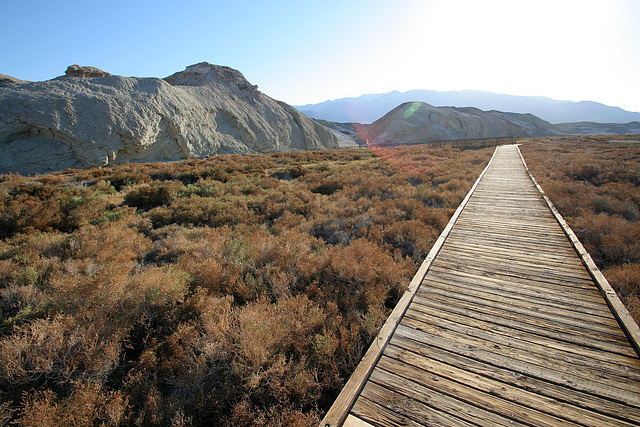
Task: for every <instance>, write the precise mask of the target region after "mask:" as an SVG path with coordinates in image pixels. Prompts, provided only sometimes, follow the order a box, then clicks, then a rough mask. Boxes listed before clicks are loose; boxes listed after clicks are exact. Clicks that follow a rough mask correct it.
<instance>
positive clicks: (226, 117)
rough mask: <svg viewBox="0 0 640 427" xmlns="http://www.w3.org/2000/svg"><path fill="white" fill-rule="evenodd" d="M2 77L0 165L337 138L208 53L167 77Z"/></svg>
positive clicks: (285, 145)
mask: <svg viewBox="0 0 640 427" xmlns="http://www.w3.org/2000/svg"><path fill="white" fill-rule="evenodd" d="M2 77H3V82H5V83H6V84H3V85H0V173H7V172H18V173H22V174H33V173H42V172H48V171H53V170H61V169H66V168H81V167H86V166H95V165H108V164H114V163H115V164H117V163H125V162H142V161H170V160H179V159H185V158H194V157H195V158H202V157H207V156H211V155H214V154H230V153H238V154H249V153H265V152H275V151H296V150H309V149H325V148H334V147H337V146H338V140H337V138H336V136H335V135H334V134H333V133H332V132H330V131H328V130H327V129H326V128H325V127H323V126H322V125H320V124H318V123H317V122H315V121H314V120H311V119H309V118H308V117H307V116H305V115H304V114H302V113H300V112H299V111H298V110H296V109H295V108H293V107H291V106H289V105H287V104H285V103H283V102H279V101H276V100H274V99H272V98H270V97H268V96H267V95H265V94H263V93H261V92H260V91H258V88H257V86H254V85H252V84H251V83H249V82H248V81H247V80H246V79H245V78H244V76H243V75H242V74H241V73H240V72H239V71H237V70H234V69H231V68H229V67H221V66H217V65H212V64H209V63H206V62H203V63H200V64H196V65H191V66H189V67H187V68H186V70H184V71H182V72H178V73H175V74H173V75H171V76H169V77H167V78H166V79H158V78H138V77H121V76H115V75H110V74H109V73H106V72H104V71H101V70H99V69H97V68H94V67H78V66H71V67H69V68H68V69H67V73H66V75H65V76H61V77H58V78H56V79H53V80H49V81H44V82H31V83H29V82H22V81H20V80H18V79H15V78H9V77H8V76H2Z"/></svg>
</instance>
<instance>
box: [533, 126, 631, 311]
mask: <svg viewBox="0 0 640 427" xmlns="http://www.w3.org/2000/svg"><path fill="white" fill-rule="evenodd" d="M612 139H613V140H616V141H618V142H615V141H614V142H611V140H612ZM624 139H628V140H630V141H636V142H619V141H620V140H624ZM638 139H639V138H638V135H635V136H621V135H619V136H615V138H614V137H610V136H602V137H566V138H536V139H532V140H529V141H526V142H525V145H523V146H522V147H521V150H522V153H523V156H524V158H525V160H526V161H527V164H528V165H529V167H530V168H531V170H532V173H533V175H534V176H535V177H536V179H537V180H538V181H539V183H540V185H541V186H542V188H543V189H544V190H545V192H546V193H547V194H548V195H549V197H550V198H551V200H552V201H553V203H554V204H555V205H556V207H557V208H558V210H559V211H560V213H561V214H562V215H563V216H564V217H565V219H566V220H567V222H568V223H569V225H570V226H571V228H572V229H573V231H574V232H575V233H576V234H577V236H578V238H579V239H580V241H581V242H582V244H583V245H584V246H585V248H586V249H587V251H588V252H589V254H590V255H591V256H592V257H593V260H594V261H595V262H596V264H597V265H598V267H599V268H600V269H602V270H603V273H604V275H605V276H606V277H607V280H609V282H610V283H611V285H612V286H613V287H614V288H615V289H616V291H617V292H618V294H619V295H620V297H621V299H622V301H623V302H624V303H625V304H626V306H627V308H628V309H629V311H630V312H631V314H632V315H633V316H634V318H635V320H636V322H637V323H640V221H639V219H640V216H639V215H638V210H639V209H640V188H639V187H638V186H639V184H640V144H639V143H638V142H637V140H638Z"/></svg>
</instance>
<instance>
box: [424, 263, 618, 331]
mask: <svg viewBox="0 0 640 427" xmlns="http://www.w3.org/2000/svg"><path fill="white" fill-rule="evenodd" d="M423 283H424V284H425V285H427V286H429V288H430V289H441V290H443V292H462V293H464V294H465V295H467V296H470V297H473V296H476V297H478V298H482V299H485V300H489V301H490V302H493V303H496V302H497V303H504V304H507V305H508V306H510V307H513V308H514V309H515V308H518V307H520V308H524V309H525V310H527V312H535V313H538V312H541V313H545V314H549V315H556V316H559V317H560V318H566V319H571V320H573V321H575V322H577V323H578V324H583V323H590V322H593V323H597V324H598V325H600V326H605V327H608V328H609V329H610V330H611V331H612V332H615V333H616V334H619V333H620V332H621V331H620V326H619V325H618V322H617V321H616V319H615V318H614V317H613V316H612V315H611V314H609V315H608V316H604V315H602V312H599V313H597V314H592V313H590V312H589V310H587V309H582V307H578V306H575V305H573V304H571V303H570V302H569V301H564V302H561V303H556V302H553V301H549V300H545V299H543V298H539V297H538V296H534V295H520V294H518V293H517V292H516V290H515V289H511V287H510V286H508V285H507V286H501V287H491V286H490V285H485V284H483V285H481V286H478V285H474V284H471V285H470V284H468V283H465V282H464V281H456V280H446V279H445V280H443V279H436V278H434V277H432V276H431V275H429V276H428V277H426V278H425V280H424V282H423ZM625 338H626V337H625Z"/></svg>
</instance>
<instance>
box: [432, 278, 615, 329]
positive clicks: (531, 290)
mask: <svg viewBox="0 0 640 427" xmlns="http://www.w3.org/2000/svg"><path fill="white" fill-rule="evenodd" d="M429 279H430V280H436V281H439V282H441V283H444V284H449V285H451V286H456V285H458V284H459V283H461V282H462V283H465V284H467V285H468V286H474V287H476V288H480V289H486V291H487V292H489V293H493V292H503V293H504V292H508V293H509V294H511V295H514V297H515V298H530V300H531V301H542V302H544V301H548V302H551V303H554V304H557V305H563V304H564V307H565V309H567V310H575V311H585V312H587V313H591V314H593V315H597V316H603V317H606V318H610V319H613V315H612V314H611V312H610V311H609V309H608V307H607V306H606V304H604V302H603V301H602V297H600V296H598V297H595V296H594V297H591V296H590V295H588V296H584V295H580V294H578V293H576V292H572V289H567V287H565V286H563V285H559V286H555V285H549V286H548V287H540V286H539V284H538V283H535V284H532V283H530V282H529V283H517V282H512V281H505V280H498V279H494V278H488V277H482V276H478V275H465V274H453V272H449V273H448V274H442V273H441V272H438V271H434V270H430V271H429ZM596 298H598V299H596Z"/></svg>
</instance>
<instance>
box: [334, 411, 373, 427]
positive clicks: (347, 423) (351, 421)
mask: <svg viewBox="0 0 640 427" xmlns="http://www.w3.org/2000/svg"><path fill="white" fill-rule="evenodd" d="M377 418H378V419H379V418H380V416H379V414H378V417H377ZM343 426H344V427H374V426H373V424H369V423H368V422H366V421H364V420H361V419H360V418H357V417H354V416H353V415H351V414H349V415H347V419H346V420H344V424H343Z"/></svg>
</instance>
